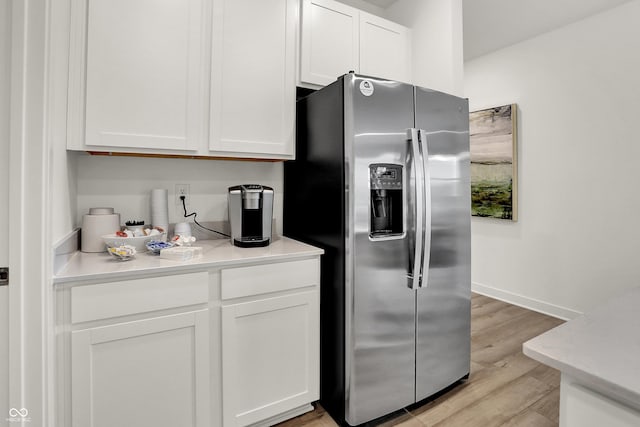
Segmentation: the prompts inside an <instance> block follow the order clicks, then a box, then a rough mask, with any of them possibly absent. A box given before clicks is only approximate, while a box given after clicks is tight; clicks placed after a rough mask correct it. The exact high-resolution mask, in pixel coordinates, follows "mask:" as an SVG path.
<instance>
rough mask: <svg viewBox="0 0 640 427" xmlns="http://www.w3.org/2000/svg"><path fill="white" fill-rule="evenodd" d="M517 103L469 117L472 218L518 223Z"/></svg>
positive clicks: (475, 112)
mask: <svg viewBox="0 0 640 427" xmlns="http://www.w3.org/2000/svg"><path fill="white" fill-rule="evenodd" d="M516 111H517V105H516V104H509V105H502V106H499V107H493V108H487V109H484V110H479V111H473V112H471V113H470V114H469V136H470V143H471V215H472V216H478V217H488V218H498V219H506V220H511V221H516V220H517V219H518V204H517V201H518V199H517V194H518V191H517V183H518V165H517V159H518V156H517V141H516V135H517V132H516V122H517V120H516Z"/></svg>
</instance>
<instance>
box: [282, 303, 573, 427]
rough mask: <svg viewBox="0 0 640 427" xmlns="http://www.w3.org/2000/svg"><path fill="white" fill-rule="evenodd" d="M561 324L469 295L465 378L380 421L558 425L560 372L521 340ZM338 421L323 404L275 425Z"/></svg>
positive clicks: (414, 425) (441, 425) (412, 425)
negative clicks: (536, 356) (525, 350)
mask: <svg viewBox="0 0 640 427" xmlns="http://www.w3.org/2000/svg"><path fill="white" fill-rule="evenodd" d="M561 323H563V321H562V320H559V319H556V318H553V317H549V316H545V315H544V314H540V313H536V312H534V311H530V310H527V309H524V308H521V307H517V306H514V305H511V304H507V303H505V302H502V301H498V300H495V299H492V298H489V297H486V296H483V295H478V294H472V298H471V375H470V378H469V380H468V381H466V382H465V383H463V384H460V385H458V386H457V387H455V388H453V389H452V390H450V391H449V392H447V393H445V394H443V395H442V396H439V397H438V398H436V399H435V400H432V401H430V402H428V403H426V404H424V405H422V406H420V407H418V408H415V409H412V410H411V411H407V410H404V411H403V412H401V413H400V414H399V415H397V416H395V417H393V418H392V419H390V420H386V421H385V422H384V423H382V424H380V425H383V426H396V425H397V426H403V427H425V426H427V427H435V426H437V427H445V426H449V427H477V426H481V427H499V426H500V427H515V426H518V427H529V426H531V427H552V426H557V425H558V411H559V402H560V373H559V372H558V371H556V370H555V369H552V368H549V367H547V366H545V365H542V364H540V363H538V362H536V361H534V360H532V359H529V358H528V357H527V356H525V355H524V354H523V353H522V343H524V342H525V341H527V340H529V339H530V338H533V337H535V336H537V335H540V334H541V333H543V332H545V331H547V330H549V329H551V328H554V327H555V326H558V325H559V324H561ZM336 425H337V424H336V423H335V422H334V421H333V419H331V417H330V416H329V414H327V413H326V412H325V411H324V409H323V408H322V406H320V405H319V404H317V403H316V404H315V410H314V411H312V412H309V413H307V414H305V415H302V416H300V417H297V418H294V419H291V420H289V421H286V422H284V423H281V424H279V426H280V427H329V426H336Z"/></svg>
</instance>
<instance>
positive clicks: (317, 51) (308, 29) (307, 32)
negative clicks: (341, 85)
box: [300, 0, 360, 86]
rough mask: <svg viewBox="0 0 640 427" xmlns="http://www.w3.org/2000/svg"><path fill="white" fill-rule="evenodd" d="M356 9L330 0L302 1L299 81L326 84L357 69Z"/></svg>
mask: <svg viewBox="0 0 640 427" xmlns="http://www.w3.org/2000/svg"><path fill="white" fill-rule="evenodd" d="M358 28H359V18H358V10H357V9H354V8H352V7H349V6H347V5H345V4H342V3H338V2H335V1H332V0H304V1H303V2H302V34H301V44H302V55H301V58H300V80H301V81H303V82H308V83H315V84H318V85H322V86H325V85H328V84H330V83H332V82H334V81H335V80H336V77H338V76H341V75H343V74H346V73H348V72H349V71H356V70H357V69H358V60H359V59H358V53H359V43H360V36H359V34H358Z"/></svg>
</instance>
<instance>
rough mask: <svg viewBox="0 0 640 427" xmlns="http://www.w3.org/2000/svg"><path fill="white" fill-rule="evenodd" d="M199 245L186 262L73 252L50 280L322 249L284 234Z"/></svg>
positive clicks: (299, 254)
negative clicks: (251, 244)
mask: <svg viewBox="0 0 640 427" xmlns="http://www.w3.org/2000/svg"><path fill="white" fill-rule="evenodd" d="M193 246H200V247H202V249H203V256H202V258H200V259H197V260H191V261H186V262H181V261H172V260H167V259H162V258H160V257H159V256H157V255H152V254H151V253H148V252H143V253H139V254H137V255H136V256H135V258H134V259H132V260H130V261H118V260H116V259H115V258H114V257H112V256H111V255H109V254H108V253H107V252H103V253H84V252H76V253H75V254H74V255H73V256H72V257H71V259H70V260H69V262H68V263H67V264H66V265H65V266H64V267H63V268H62V269H61V270H60V271H59V272H58V273H57V274H56V275H55V276H54V277H53V283H54V284H61V283H73V282H79V281H86V280H96V279H97V280H103V279H117V278H130V277H140V276H145V275H149V274H157V273H165V272H166V273H172V272H184V271H189V270H205V269H208V268H215V267H220V266H224V265H241V264H246V263H256V262H261V261H278V260H285V259H295V258H302V257H308V256H315V255H321V254H323V253H324V251H323V250H322V249H319V248H316V247H314V246H311V245H307V244H305V243H301V242H298V241H296V240H293V239H289V238H287V237H280V238H279V239H277V240H274V241H273V242H272V243H271V244H270V245H269V246H265V247H262V248H238V247H236V246H233V245H231V243H230V242H229V239H218V240H201V241H197V242H195V243H194V244H193Z"/></svg>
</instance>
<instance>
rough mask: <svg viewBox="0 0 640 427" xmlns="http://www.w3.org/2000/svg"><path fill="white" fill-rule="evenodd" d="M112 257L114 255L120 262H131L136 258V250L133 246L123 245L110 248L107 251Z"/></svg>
mask: <svg viewBox="0 0 640 427" xmlns="http://www.w3.org/2000/svg"><path fill="white" fill-rule="evenodd" d="M107 252H109V253H110V254H111V255H113V256H114V257H115V258H116V259H117V260H119V261H129V260H131V259H133V257H134V256H136V249H135V248H134V247H133V246H131V245H122V246H118V247H115V246H110V247H109V248H108V249H107Z"/></svg>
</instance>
